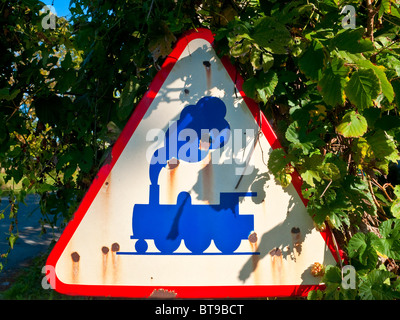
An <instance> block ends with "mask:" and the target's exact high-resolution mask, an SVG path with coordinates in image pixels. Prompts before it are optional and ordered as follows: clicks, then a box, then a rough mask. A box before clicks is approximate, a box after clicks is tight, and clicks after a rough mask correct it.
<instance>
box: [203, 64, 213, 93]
mask: <svg viewBox="0 0 400 320" xmlns="http://www.w3.org/2000/svg"><path fill="white" fill-rule="evenodd" d="M203 65H204V67H205V69H206V78H207V90H210V88H211V63H210V61H203Z"/></svg>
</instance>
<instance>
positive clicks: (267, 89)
mask: <svg viewBox="0 0 400 320" xmlns="http://www.w3.org/2000/svg"><path fill="white" fill-rule="evenodd" d="M277 84H278V75H277V73H276V72H275V71H273V70H270V71H268V72H267V73H262V74H261V75H260V76H258V77H256V78H249V79H247V80H246V81H245V82H244V83H243V91H244V92H245V94H246V95H247V96H248V97H250V98H252V99H255V100H257V101H263V102H264V103H266V102H267V101H268V99H269V98H270V97H271V96H272V95H273V93H274V91H275V88H276V86H277Z"/></svg>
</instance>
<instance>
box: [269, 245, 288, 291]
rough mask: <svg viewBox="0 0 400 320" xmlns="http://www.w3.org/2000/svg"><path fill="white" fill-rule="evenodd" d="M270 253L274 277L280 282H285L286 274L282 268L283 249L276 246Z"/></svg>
mask: <svg viewBox="0 0 400 320" xmlns="http://www.w3.org/2000/svg"><path fill="white" fill-rule="evenodd" d="M269 254H270V256H271V266H272V275H273V278H274V279H276V281H277V283H278V284H280V283H283V280H284V275H283V269H282V267H283V266H282V263H283V261H282V250H281V249H279V248H274V249H272V250H271V251H270V252H269Z"/></svg>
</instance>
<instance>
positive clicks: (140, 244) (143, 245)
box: [135, 239, 149, 253]
mask: <svg viewBox="0 0 400 320" xmlns="http://www.w3.org/2000/svg"><path fill="white" fill-rule="evenodd" d="M148 247H149V246H148V244H147V242H146V240H144V239H139V240H138V241H136V243H135V249H136V252H137V253H145V252H146V251H147V248H148Z"/></svg>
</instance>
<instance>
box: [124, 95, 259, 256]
mask: <svg viewBox="0 0 400 320" xmlns="http://www.w3.org/2000/svg"><path fill="white" fill-rule="evenodd" d="M225 116H226V106H225V104H224V102H223V101H222V100H221V99H219V98H216V97H210V96H206V97H203V98H201V99H200V100H199V101H198V102H197V104H196V105H189V106H186V107H185V108H184V109H183V110H182V112H181V114H180V118H179V119H178V120H177V121H176V123H174V125H170V126H169V128H168V130H167V132H166V134H165V140H164V146H163V147H161V148H160V149H157V150H156V151H155V152H154V154H153V157H152V159H151V162H150V169H149V176H150V183H151V184H150V189H149V190H150V191H149V203H148V204H135V205H134V208H133V216H132V231H133V235H132V236H131V239H135V240H137V241H136V244H135V249H136V252H137V253H139V254H145V253H146V252H147V249H148V243H147V242H146V239H147V240H150V239H152V240H154V243H155V245H156V247H157V249H158V250H159V251H160V252H161V253H162V254H172V253H173V252H174V251H175V250H176V249H177V248H178V247H179V246H180V244H181V241H182V240H184V242H185V245H186V247H187V249H189V250H190V251H191V253H192V254H202V253H203V252H204V251H205V250H206V249H207V248H208V247H209V245H210V243H211V240H214V243H215V245H216V246H217V248H218V249H219V250H220V251H221V252H222V253H223V254H232V253H233V252H234V251H235V250H236V249H237V248H238V246H239V245H240V243H241V241H242V240H243V239H248V236H249V234H250V233H251V232H252V231H253V230H254V217H253V215H240V214H239V198H240V197H246V196H256V193H251V192H242V193H240V192H239V193H221V194H220V204H219V205H204V204H203V205H200V204H192V199H191V196H190V194H189V193H188V192H181V193H180V194H179V195H178V197H177V202H176V204H160V202H159V185H158V177H159V174H160V172H161V170H162V169H163V168H164V167H165V166H166V165H167V162H168V160H170V159H172V158H178V159H179V158H180V159H181V160H183V161H186V162H189V163H192V162H198V161H201V160H202V159H204V158H205V157H206V156H207V154H208V153H209V151H210V150H212V149H217V148H221V147H223V146H224V145H225V143H226V142H227V141H228V140H229V138H230V126H229V123H228V122H227V121H226V119H225ZM185 129H191V130H192V132H193V131H194V132H195V133H196V135H197V138H196V139H190V140H189V141H190V142H188V141H186V140H182V139H178V137H179V136H180V133H183V132H184V131H183V130H185ZM204 130H206V131H207V132H209V135H205V137H206V139H207V141H206V142H208V144H209V148H208V149H207V150H204V149H203V148H201V147H200V145H201V143H202V142H204V141H202V139H204V134H202V133H203V132H204ZM188 143H190V146H189V147H190V148H187V147H188V146H187V144H188ZM183 145H185V148H183V149H185V150H189V151H190V150H191V151H193V152H192V154H187V153H183V154H182V152H179V151H181V149H180V148H181V147H182V146H183ZM171 146H175V147H176V148H173V147H172V148H171ZM171 150H172V151H171ZM189 153H190V152H189ZM161 155H164V156H165V157H164V159H162V157H161ZM179 155H180V156H179Z"/></svg>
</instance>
